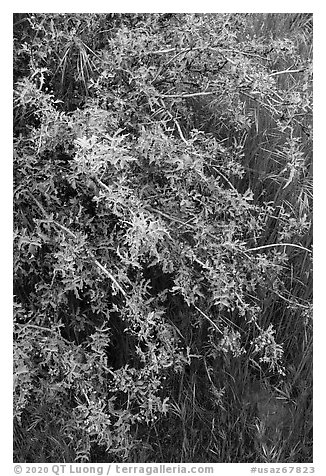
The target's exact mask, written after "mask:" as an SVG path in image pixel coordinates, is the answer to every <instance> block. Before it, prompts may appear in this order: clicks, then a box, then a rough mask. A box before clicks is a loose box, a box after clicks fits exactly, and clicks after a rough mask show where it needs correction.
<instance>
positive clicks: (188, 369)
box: [13, 13, 312, 463]
mask: <svg viewBox="0 0 326 476" xmlns="http://www.w3.org/2000/svg"><path fill="white" fill-rule="evenodd" d="M13 21H14V181H15V187H14V296H15V300H14V459H15V461H18V462H33V463H35V462H74V461H76V462H78V461H80V462H109V461H123V462H215V463H219V462H230V463H231V462H232V463H235V462H253V461H256V462H297V463H299V462H311V461H312V310H311V303H312V265H311V250H312V231H311V221H312V16H311V15H310V14H303V13H300V14H184V13H183V14H169V13H166V14H77V13H76V14H40V13H38V14H30V13H29V14H25V13H17V14H14V19H13Z"/></svg>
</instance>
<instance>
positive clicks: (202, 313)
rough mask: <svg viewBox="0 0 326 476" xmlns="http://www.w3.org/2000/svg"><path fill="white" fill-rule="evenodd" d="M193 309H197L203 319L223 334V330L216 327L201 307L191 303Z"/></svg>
mask: <svg viewBox="0 0 326 476" xmlns="http://www.w3.org/2000/svg"><path fill="white" fill-rule="evenodd" d="M193 306H194V308H195V309H197V311H198V312H199V313H200V314H201V315H202V316H203V317H205V319H207V320H208V321H209V322H210V323H211V324H212V326H213V327H215V329H216V330H217V331H218V332H219V333H220V334H223V332H222V331H221V329H219V328H218V327H217V325H216V324H215V322H213V321H212V319H211V318H210V317H208V316H207V314H205V313H204V312H203V311H202V310H201V309H199V307H197V306H196V304H194V305H193Z"/></svg>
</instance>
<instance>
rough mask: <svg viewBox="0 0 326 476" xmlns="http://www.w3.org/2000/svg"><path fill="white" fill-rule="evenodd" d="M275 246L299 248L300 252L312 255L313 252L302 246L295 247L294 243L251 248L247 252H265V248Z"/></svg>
mask: <svg viewBox="0 0 326 476" xmlns="http://www.w3.org/2000/svg"><path fill="white" fill-rule="evenodd" d="M274 246H292V247H293V248H299V249H300V250H303V251H307V252H308V253H312V251H311V250H308V248H305V247H304V246H301V245H295V244H294V243H272V244H270V245H263V246H257V247H256V248H249V249H248V250H246V251H258V250H263V249H265V248H273V247H274Z"/></svg>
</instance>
